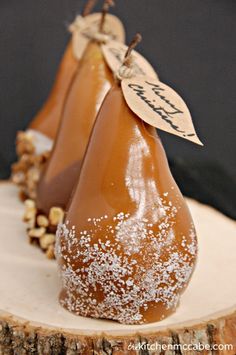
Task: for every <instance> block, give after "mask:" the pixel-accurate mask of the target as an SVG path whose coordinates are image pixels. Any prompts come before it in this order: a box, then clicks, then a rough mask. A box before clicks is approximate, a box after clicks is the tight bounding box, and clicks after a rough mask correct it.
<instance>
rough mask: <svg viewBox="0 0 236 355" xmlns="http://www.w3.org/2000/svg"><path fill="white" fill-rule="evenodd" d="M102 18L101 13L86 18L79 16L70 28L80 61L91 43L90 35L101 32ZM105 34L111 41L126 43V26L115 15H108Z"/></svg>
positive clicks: (75, 52) (76, 54)
mask: <svg viewBox="0 0 236 355" xmlns="http://www.w3.org/2000/svg"><path fill="white" fill-rule="evenodd" d="M101 16H102V14H101V13H94V14H91V15H88V16H86V17H82V16H77V17H76V19H75V21H74V22H73V23H72V24H71V25H70V26H69V29H70V31H71V32H72V43H73V51H74V54H75V57H76V58H77V59H78V60H79V59H81V57H82V55H83V53H84V51H85V49H86V47H87V45H88V42H89V41H90V35H91V34H93V33H94V34H95V33H98V32H99V26H100V21H101ZM104 32H105V34H106V35H108V36H110V37H111V39H115V40H117V41H120V42H124V41H125V30H124V26H123V24H122V22H121V21H120V20H119V18H118V17H116V16H114V15H111V14H107V15H106V18H105V24H104Z"/></svg>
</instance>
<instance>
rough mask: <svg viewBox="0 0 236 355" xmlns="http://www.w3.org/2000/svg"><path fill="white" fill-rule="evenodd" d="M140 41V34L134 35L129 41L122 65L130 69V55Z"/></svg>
mask: <svg viewBox="0 0 236 355" xmlns="http://www.w3.org/2000/svg"><path fill="white" fill-rule="evenodd" d="M141 41H142V36H141V34H140V33H136V35H135V36H134V38H133V40H132V41H131V43H130V45H129V47H128V49H127V52H126V54H125V59H124V62H123V65H125V66H127V67H130V65H131V53H132V51H133V50H134V48H135V47H136V46H137V45H138V44H139V43H140V42H141Z"/></svg>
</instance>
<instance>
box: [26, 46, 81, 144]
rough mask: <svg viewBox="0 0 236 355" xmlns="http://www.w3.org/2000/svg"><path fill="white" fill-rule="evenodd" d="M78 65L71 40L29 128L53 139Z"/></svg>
mask: <svg viewBox="0 0 236 355" xmlns="http://www.w3.org/2000/svg"><path fill="white" fill-rule="evenodd" d="M78 65H79V61H78V60H77V59H76V58H75V56H74V53H73V47H72V40H71V41H70V43H69V44H68V46H67V48H66V51H65V53H64V56H63V58H62V61H61V63H60V67H59V70H58V72H57V76H56V80H55V82H54V85H53V88H52V91H51V92H50V94H49V97H48V99H47V101H46V102H45V104H44V105H43V107H42V109H41V110H40V111H39V112H38V114H37V115H36V117H35V118H34V119H33V121H32V122H31V124H30V126H29V128H31V129H35V130H36V131H39V132H40V133H43V134H45V135H46V136H47V137H49V138H51V139H55V137H56V133H57V129H58V126H59V123H60V119H61V114H62V109H63V105H64V101H65V97H66V95H67V91H68V90H69V87H70V84H71V82H72V80H73V77H74V75H75V74H76V71H77V69H78Z"/></svg>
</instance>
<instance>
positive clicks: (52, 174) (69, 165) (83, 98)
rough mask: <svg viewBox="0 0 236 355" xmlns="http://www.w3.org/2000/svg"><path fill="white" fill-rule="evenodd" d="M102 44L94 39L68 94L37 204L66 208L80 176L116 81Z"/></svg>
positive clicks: (45, 207) (39, 189)
mask: <svg viewBox="0 0 236 355" xmlns="http://www.w3.org/2000/svg"><path fill="white" fill-rule="evenodd" d="M113 81H114V79H113V75H112V73H111V71H110V70H109V69H108V67H107V65H106V63H105V61H104V59H103V55H102V52H101V48H100V45H99V44H98V43H96V42H91V43H90V44H89V45H88V47H87V49H86V51H85V53H84V56H83V58H82V59H81V62H80V68H79V70H78V73H77V75H76V78H75V79H74V82H73V85H72V88H71V91H70V93H69V95H68V98H67V101H66V104H65V108H64V112H63V116H62V121H61V125H60V128H59V132H58V135H57V138H56V141H55V144H54V148H53V151H52V154H51V157H50V159H49V162H48V164H47V167H46V169H45V172H44V174H43V176H42V178H41V180H40V183H39V187H38V194H37V195H38V197H37V206H38V208H39V209H40V210H42V211H44V212H45V213H48V211H49V209H50V208H51V207H53V206H58V207H62V208H65V207H66V204H67V203H68V200H69V198H70V195H71V192H72V189H73V187H74V185H75V183H76V181H77V179H78V176H79V173H80V167H81V163H82V160H83V157H84V153H85V150H86V148H87V144H88V140H89V137H90V133H91V130H92V128H93V125H94V121H95V118H96V115H97V112H98V110H99V108H100V106H101V103H102V101H103V99H104V97H105V95H106V94H107V92H108V91H109V89H110V87H111V84H112V83H113Z"/></svg>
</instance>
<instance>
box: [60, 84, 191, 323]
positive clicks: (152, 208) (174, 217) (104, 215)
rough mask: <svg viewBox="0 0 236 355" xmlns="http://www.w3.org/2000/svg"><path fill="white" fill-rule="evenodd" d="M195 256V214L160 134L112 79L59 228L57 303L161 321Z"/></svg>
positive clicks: (85, 312)
mask: <svg viewBox="0 0 236 355" xmlns="http://www.w3.org/2000/svg"><path fill="white" fill-rule="evenodd" d="M196 256H197V238H196V233H195V229H194V225H193V221H192V218H191V215H190V212H189V210H188V207H187V205H186V203H185V201H184V198H183V196H182V195H181V192H180V191H179V189H178V187H177V185H176V183H175V181H174V179H173V177H172V175H171V172H170V170H169V166H168V162H167V159H166V155H165V151H164V149H163V147H162V144H161V141H160V139H159V137H158V136H157V134H156V131H155V129H154V128H153V127H151V126H149V125H147V124H145V123H144V122H143V121H142V120H141V119H139V118H138V117H137V116H136V115H135V114H134V113H133V112H131V110H130V109H129V108H128V106H127V104H126V103H125V100H124V98H123V94H122V92H121V88H120V87H118V86H114V87H113V88H112V89H111V90H110V92H109V94H108V95H107V96H106V98H105V100H104V103H103V105H102V108H101V110H100V112H99V114H98V117H97V120H96V124H95V126H94V130H93V133H92V135H91V139H90V143H89V146H88V149H87V153H86V156H85V159H84V163H83V167H82V170H81V174H80V178H79V182H78V184H77V187H76V189H75V191H74V194H73V199H72V201H71V203H70V206H69V208H68V212H67V216H66V222H65V224H62V225H60V226H59V228H58V232H57V242H56V257H57V261H58V264H59V268H60V274H61V279H62V290H61V293H60V303H61V305H62V306H63V307H65V308H66V309H67V310H69V311H70V312H73V313H74V314H77V315H82V316H89V317H95V318H107V319H113V320H117V321H119V322H121V323H126V324H142V323H149V322H156V321H159V320H161V319H163V318H165V317H167V316H168V315H169V314H171V313H172V312H174V311H175V309H176V307H177V305H178V303H179V299H180V295H181V293H182V292H183V290H184V289H185V287H186V286H187V284H188V282H189V279H190V277H191V274H192V272H193V269H194V266H195V262H196Z"/></svg>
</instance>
